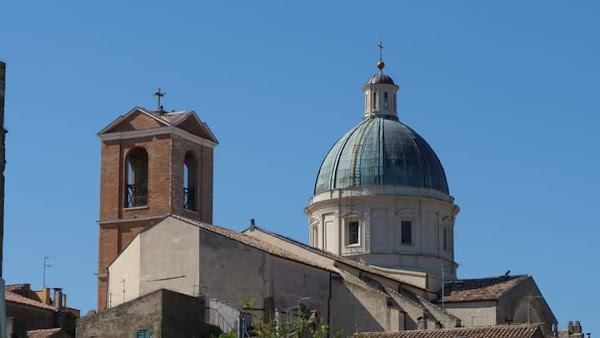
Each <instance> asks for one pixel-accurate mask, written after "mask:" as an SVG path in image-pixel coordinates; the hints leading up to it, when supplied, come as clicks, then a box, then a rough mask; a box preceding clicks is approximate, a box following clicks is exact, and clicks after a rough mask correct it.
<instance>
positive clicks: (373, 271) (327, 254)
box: [242, 225, 426, 290]
mask: <svg viewBox="0 0 600 338" xmlns="http://www.w3.org/2000/svg"><path fill="white" fill-rule="evenodd" d="M252 229H254V230H258V231H261V232H263V233H265V234H268V235H271V236H273V237H276V238H279V239H281V240H282V241H286V242H288V243H291V244H293V245H296V246H299V247H301V248H303V249H305V250H308V251H310V252H313V253H315V254H317V255H321V256H323V257H326V258H328V259H331V260H333V261H334V262H335V263H341V264H345V265H348V266H350V267H353V268H356V269H358V270H362V271H365V272H368V273H371V274H373V275H377V276H382V277H385V278H387V279H391V280H394V281H396V282H398V283H401V284H403V285H410V286H412V287H418V286H415V285H412V284H407V283H406V282H405V281H403V280H400V279H398V278H396V277H395V276H391V275H388V274H386V273H385V272H382V271H380V270H378V269H375V268H372V267H370V266H368V265H366V264H364V263H361V262H357V261H355V260H353V259H350V258H347V257H344V256H341V255H336V254H333V253H330V252H327V251H324V250H321V249H318V248H315V247H312V246H310V245H306V244H305V243H302V242H299V241H297V240H295V239H292V238H289V237H286V236H283V235H280V234H278V233H275V232H272V231H269V230H267V229H264V228H261V227H258V226H256V225H255V226H253V228H252V227H249V228H247V229H245V230H243V231H242V233H245V232H247V231H252ZM335 263H334V266H335V265H336V264H335ZM419 288H420V287H419ZM421 289H423V288H421ZM423 290H426V289H423Z"/></svg>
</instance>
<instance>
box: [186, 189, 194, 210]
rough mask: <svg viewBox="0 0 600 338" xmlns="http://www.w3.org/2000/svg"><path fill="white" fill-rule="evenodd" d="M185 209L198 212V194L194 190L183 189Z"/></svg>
mask: <svg viewBox="0 0 600 338" xmlns="http://www.w3.org/2000/svg"><path fill="white" fill-rule="evenodd" d="M183 208H184V209H187V210H192V211H196V194H195V193H194V189H193V188H183Z"/></svg>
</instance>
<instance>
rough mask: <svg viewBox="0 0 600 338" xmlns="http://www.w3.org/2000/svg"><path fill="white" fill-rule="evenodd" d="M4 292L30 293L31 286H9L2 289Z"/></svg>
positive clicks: (24, 284)
mask: <svg viewBox="0 0 600 338" xmlns="http://www.w3.org/2000/svg"><path fill="white" fill-rule="evenodd" d="M4 290H5V291H8V292H17V293H18V292H30V291H31V285H30V284H26V283H23V284H9V285H7V286H5V287H4Z"/></svg>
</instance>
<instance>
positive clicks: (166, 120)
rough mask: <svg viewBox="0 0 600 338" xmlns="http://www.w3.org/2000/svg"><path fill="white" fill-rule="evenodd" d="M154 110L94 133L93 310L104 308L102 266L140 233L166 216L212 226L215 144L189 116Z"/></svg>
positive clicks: (132, 114)
mask: <svg viewBox="0 0 600 338" xmlns="http://www.w3.org/2000/svg"><path fill="white" fill-rule="evenodd" d="M157 94H158V95H159V98H160V95H161V94H162V93H160V90H159V92H158V93H157ZM159 107H160V108H159V109H158V110H155V111H152V110H147V109H145V108H139V107H136V108H133V109H132V110H130V111H129V112H128V113H127V114H125V115H123V116H121V117H119V118H117V119H116V120H115V121H113V122H112V123H111V124H109V125H108V126H107V127H106V128H104V129H103V130H102V131H100V133H98V136H99V137H100V140H101V142H102V162H101V166H102V168H101V169H102V170H101V182H100V220H99V225H100V236H99V237H100V243H99V251H100V253H99V258H98V261H99V262H98V267H99V270H98V310H103V309H105V308H106V305H107V304H106V302H107V299H108V295H107V292H108V291H107V281H108V270H107V268H108V266H109V265H110V264H111V263H112V262H113V261H114V260H115V259H116V258H117V256H118V255H119V254H120V253H121V252H122V251H123V249H124V248H125V247H126V246H127V245H128V244H129V243H130V242H131V241H132V240H133V238H134V237H135V236H136V235H137V234H138V233H139V232H140V231H142V230H144V229H145V228H147V227H149V226H151V225H153V224H155V223H157V222H159V221H160V220H161V219H163V218H164V217H165V216H167V215H169V214H174V215H179V216H183V217H187V218H190V219H193V220H197V221H201V222H205V223H212V208H213V204H212V203H213V148H214V147H215V146H216V145H217V144H218V141H217V139H216V138H215V136H214V135H213V133H212V132H211V131H210V129H209V128H208V126H207V125H206V124H205V123H203V122H202V121H200V119H199V118H198V116H197V115H196V113H195V112H194V111H173V112H166V111H164V110H163V109H162V106H160V103H159Z"/></svg>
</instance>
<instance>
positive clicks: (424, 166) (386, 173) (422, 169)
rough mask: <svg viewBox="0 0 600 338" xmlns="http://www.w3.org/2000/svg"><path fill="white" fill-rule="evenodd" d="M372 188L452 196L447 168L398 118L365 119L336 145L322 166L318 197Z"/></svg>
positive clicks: (420, 138) (317, 183) (318, 180)
mask: <svg viewBox="0 0 600 338" xmlns="http://www.w3.org/2000/svg"><path fill="white" fill-rule="evenodd" d="M373 185H375V186H383V185H386V186H407V187H415V188H428V189H435V190H438V191H441V192H444V193H446V194H449V191H448V183H447V181H446V174H445V173H444V168H443V167H442V164H441V163H440V160H439V159H438V157H437V155H436V154H435V152H434V151H433V149H431V147H430V146H429V144H427V142H426V141H425V140H424V139H423V138H422V137H421V136H419V134H417V133H416V132H415V131H414V130H412V129H410V128H409V127H408V126H406V125H405V124H403V123H402V122H400V121H398V119H397V118H396V117H395V116H375V117H373V118H368V119H365V120H363V121H362V122H360V123H359V124H358V125H356V126H354V127H353V128H352V129H350V131H348V132H347V133H346V134H345V135H344V136H343V137H342V138H341V139H340V140H339V141H337V142H336V143H335V144H334V146H333V147H332V148H331V150H330V151H329V153H328V154H327V156H326V157H325V160H324V161H323V163H322V164H321V168H320V169H319V174H318V177H317V182H316V184H315V195H317V194H319V193H322V192H324V191H327V190H333V189H343V188H350V187H362V186H373Z"/></svg>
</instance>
